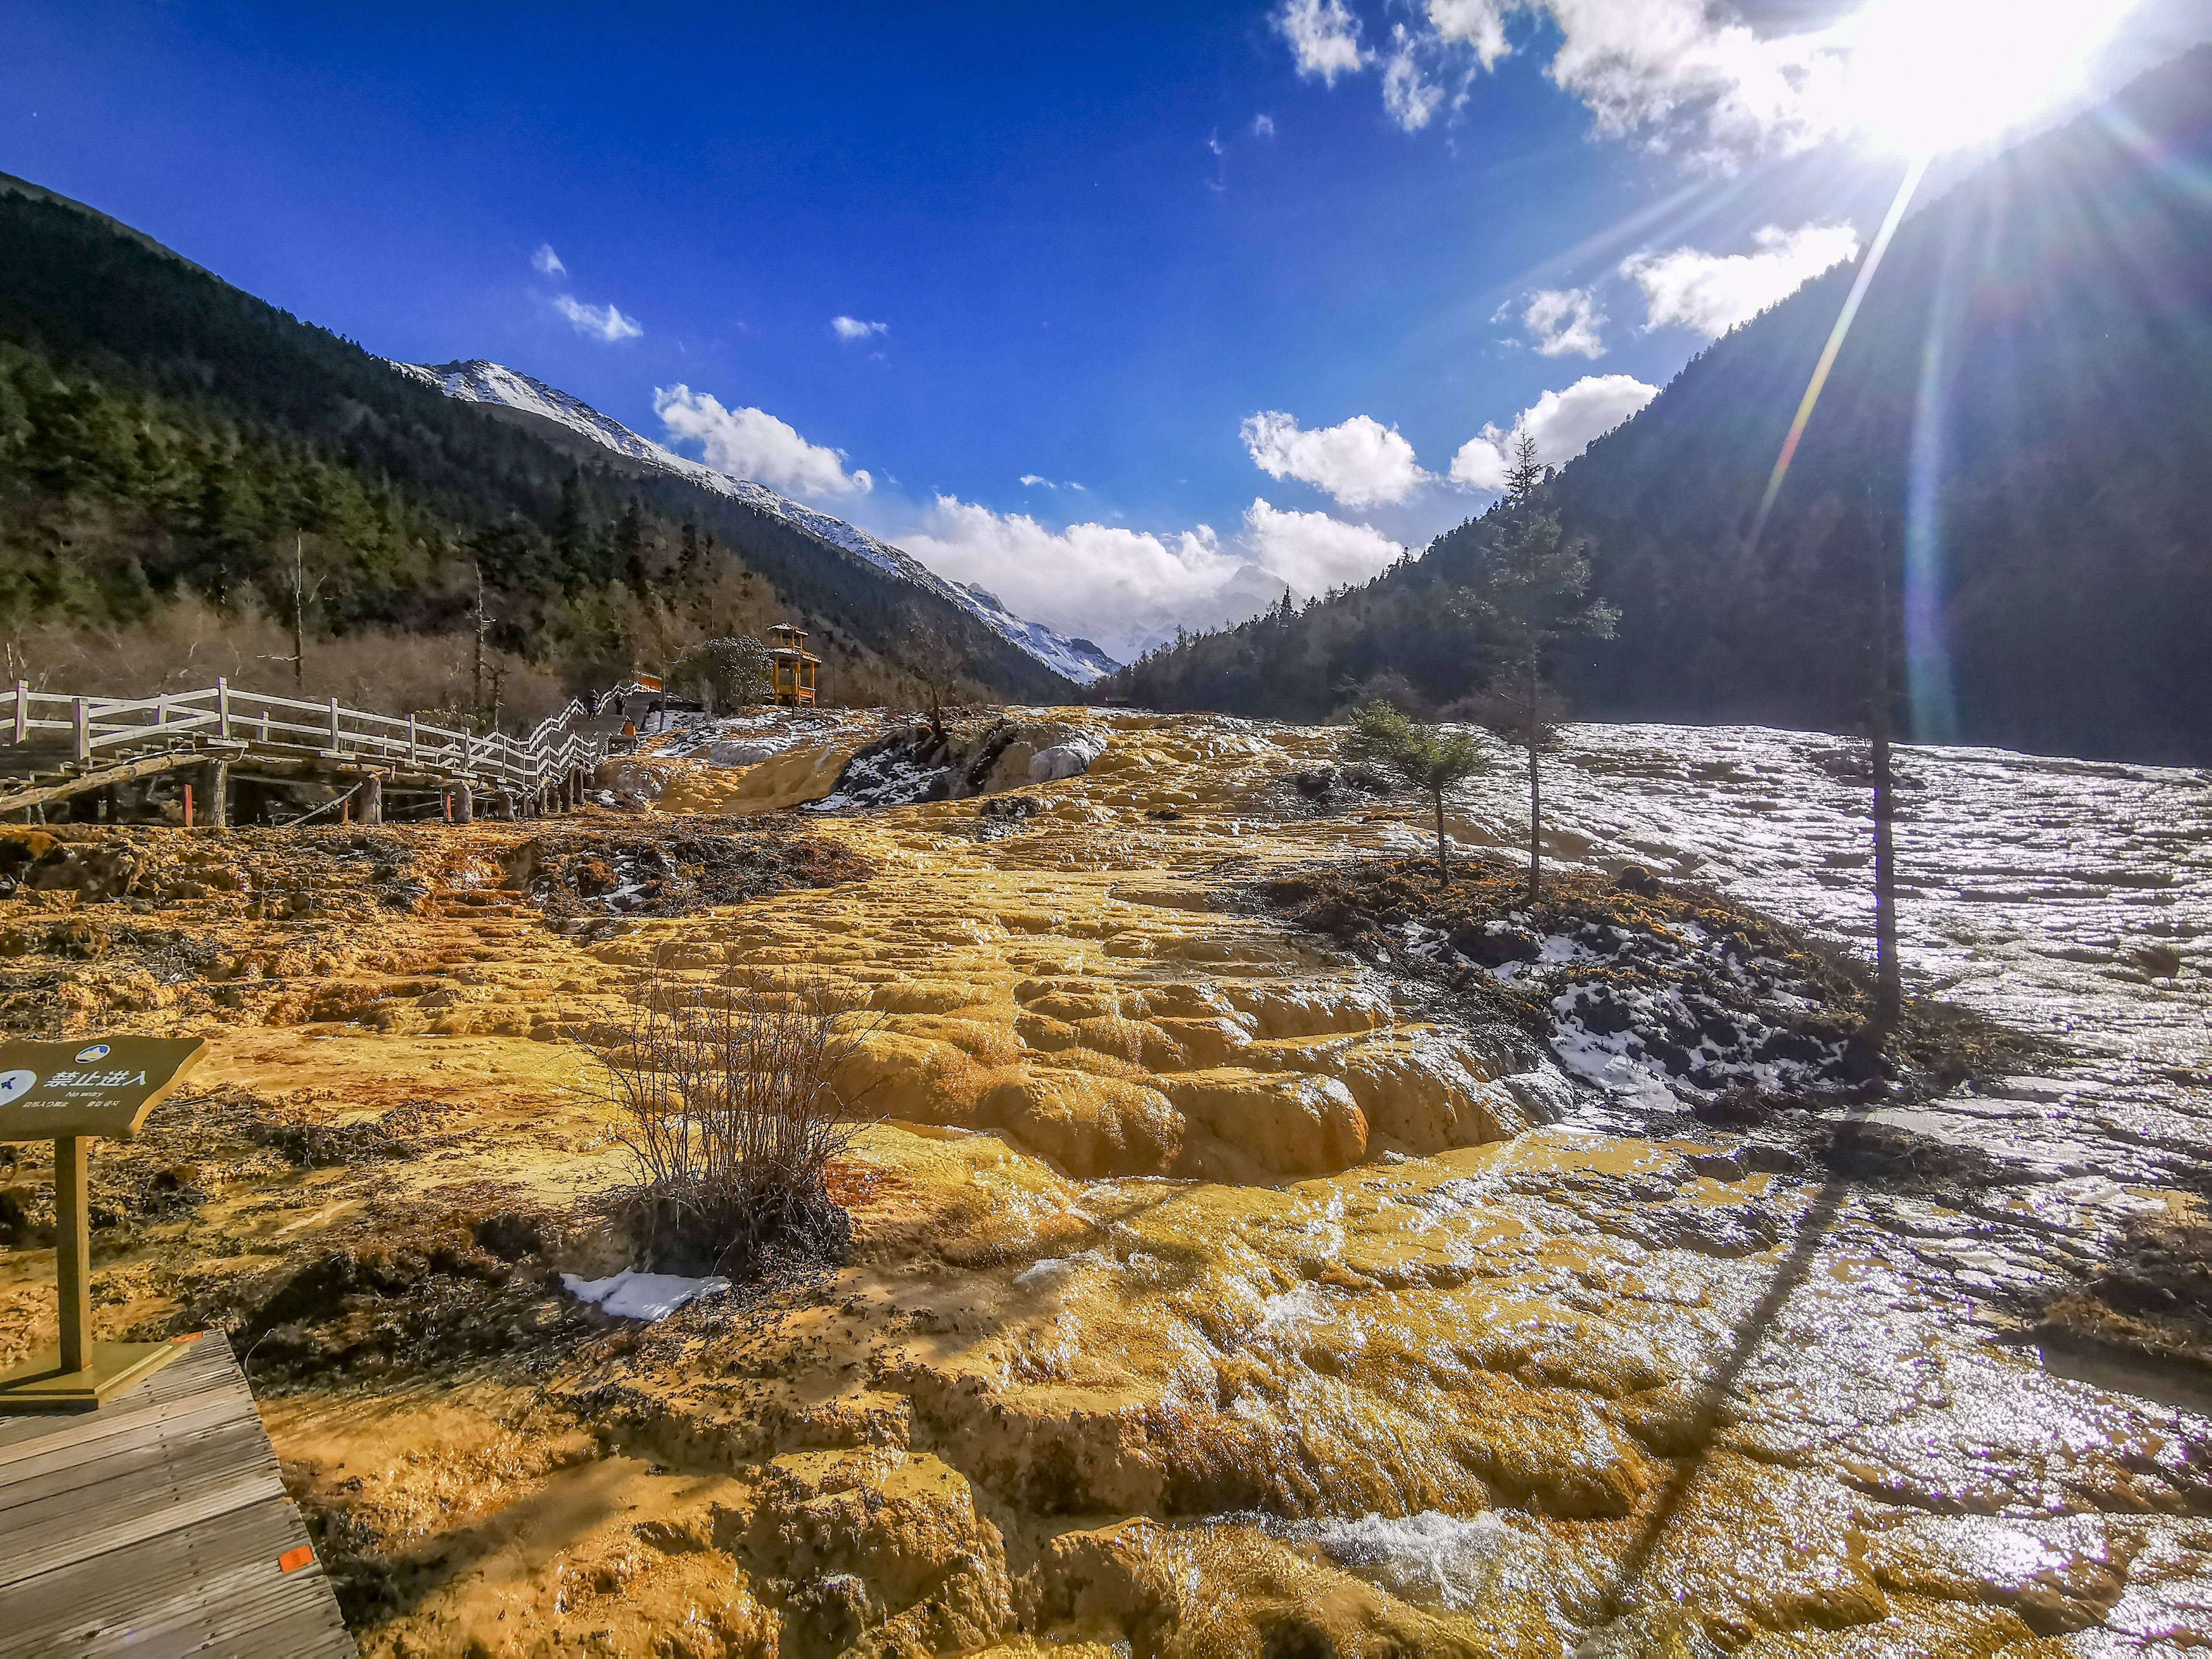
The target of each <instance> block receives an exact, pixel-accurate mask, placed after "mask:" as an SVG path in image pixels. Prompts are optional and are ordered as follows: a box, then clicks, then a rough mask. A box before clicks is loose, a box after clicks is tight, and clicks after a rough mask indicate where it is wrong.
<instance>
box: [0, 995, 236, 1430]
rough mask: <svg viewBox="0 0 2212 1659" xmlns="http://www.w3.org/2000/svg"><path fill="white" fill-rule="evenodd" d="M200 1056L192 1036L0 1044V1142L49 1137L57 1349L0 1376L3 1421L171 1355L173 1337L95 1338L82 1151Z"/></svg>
mask: <svg viewBox="0 0 2212 1659" xmlns="http://www.w3.org/2000/svg"><path fill="white" fill-rule="evenodd" d="M206 1052H207V1044H206V1043H205V1042H202V1041H201V1040H200V1039H199V1038H197V1037H128V1036H118V1037H91V1038H80V1039H78V1040H76V1041H75V1042H8V1043H0V1140H51V1141H52V1142H53V1143H54V1281H55V1285H56V1288H57V1289H58V1290H59V1291H60V1292H61V1304H62V1306H61V1314H62V1340H61V1346H59V1347H58V1348H56V1349H49V1350H48V1351H47V1352H44V1353H36V1354H33V1355H32V1356H31V1358H28V1359H27V1360H26V1361H24V1362H23V1364H20V1365H18V1366H16V1367H15V1370H11V1371H7V1372H4V1373H0V1417H6V1416H15V1415H21V1414H22V1413H29V1412H72V1411H91V1410H94V1409H96V1408H97V1407H99V1405H100V1401H103V1400H105V1399H106V1398H107V1396H108V1395H112V1394H113V1393H114V1392H115V1391H116V1390H117V1389H122V1388H125V1387H127V1386H128V1385H130V1384H131V1383H136V1382H138V1381H140V1380H141V1379H142V1378H143V1377H145V1376H148V1375H149V1373H151V1372H153V1371H155V1370H158V1369H159V1368H160V1367H161V1366H162V1365H165V1364H167V1363H168V1362H169V1361H170V1360H171V1359H173V1358H175V1357H176V1354H177V1352H178V1350H177V1346H176V1345H175V1344H174V1343H170V1342H95V1341H94V1340H92V1226H91V1219H90V1212H89V1208H88V1204H89V1200H90V1199H91V1195H92V1194H91V1187H90V1182H89V1175H90V1169H89V1162H90V1160H89V1158H88V1152H89V1151H90V1147H91V1142H92V1139H93V1138H94V1136H96V1135H105V1136H106V1137H107V1138H108V1139H111V1140H128V1139H131V1137H132V1136H134V1135H136V1134H137V1133H138V1127H139V1125H141V1124H142V1123H143V1122H144V1121H146V1114H147V1113H148V1112H149V1111H151V1110H153V1109H154V1107H155V1103H157V1102H159V1101H160V1100H161V1098H162V1097H164V1096H166V1095H167V1093H168V1092H169V1091H170V1090H172V1089H173V1088H175V1087H176V1085H177V1081H178V1079H179V1078H181V1077H183V1076H184V1074H185V1072H186V1071H188V1070H189V1069H190V1068H191V1066H194V1065H196V1064H197V1063H198V1061H199V1060H200V1058H201V1056H202V1055H204V1054H205V1053H206Z"/></svg>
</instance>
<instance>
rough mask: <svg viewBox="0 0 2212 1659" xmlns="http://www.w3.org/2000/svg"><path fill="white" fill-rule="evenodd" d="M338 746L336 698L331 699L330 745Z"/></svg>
mask: <svg viewBox="0 0 2212 1659" xmlns="http://www.w3.org/2000/svg"><path fill="white" fill-rule="evenodd" d="M337 746H338V700H337V698H336V697H332V698H331V748H333V749H335V748H337Z"/></svg>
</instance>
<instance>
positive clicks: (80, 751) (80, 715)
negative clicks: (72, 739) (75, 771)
mask: <svg viewBox="0 0 2212 1659" xmlns="http://www.w3.org/2000/svg"><path fill="white" fill-rule="evenodd" d="M70 726H71V727H72V729H73V730H74V732H75V735H76V758H77V764H78V765H80V766H82V765H83V764H84V763H86V762H87V761H88V760H90V759H91V758H92V710H91V709H90V708H87V707H86V706H85V701H84V699H83V698H82V697H79V698H78V699H77V700H76V702H75V703H74V704H72V705H71V706H70Z"/></svg>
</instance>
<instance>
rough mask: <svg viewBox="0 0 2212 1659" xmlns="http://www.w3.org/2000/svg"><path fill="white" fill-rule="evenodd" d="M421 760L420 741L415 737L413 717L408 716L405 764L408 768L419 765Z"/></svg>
mask: <svg viewBox="0 0 2212 1659" xmlns="http://www.w3.org/2000/svg"><path fill="white" fill-rule="evenodd" d="M407 763H408V764H409V765H410V766H416V765H420V764H421V763H422V739H421V738H418V737H417V736H416V732H415V716H414V715H412V714H410V715H409V716H408V717H407Z"/></svg>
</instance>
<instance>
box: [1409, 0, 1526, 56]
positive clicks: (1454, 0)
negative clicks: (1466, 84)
mask: <svg viewBox="0 0 2212 1659" xmlns="http://www.w3.org/2000/svg"><path fill="white" fill-rule="evenodd" d="M1512 3H1513V0H1429V24H1430V27H1432V28H1434V29H1435V30H1436V32H1437V38H1438V39H1439V40H1449V41H1452V42H1455V43H1456V44H1458V45H1462V46H1471V47H1473V48H1474V55H1475V58H1476V60H1477V61H1478V62H1479V63H1480V64H1481V65H1482V66H1483V68H1485V69H1491V68H1493V67H1494V66H1495V65H1496V64H1497V62H1498V59H1499V58H1503V57H1504V56H1505V54H1506V53H1507V52H1510V51H1512V47H1511V46H1508V45H1507V44H1506V41H1505V7H1506V6H1507V5H1510V4H1512Z"/></svg>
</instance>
